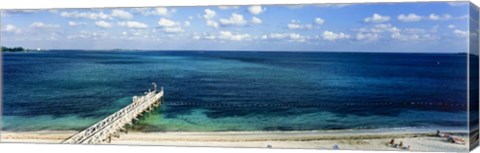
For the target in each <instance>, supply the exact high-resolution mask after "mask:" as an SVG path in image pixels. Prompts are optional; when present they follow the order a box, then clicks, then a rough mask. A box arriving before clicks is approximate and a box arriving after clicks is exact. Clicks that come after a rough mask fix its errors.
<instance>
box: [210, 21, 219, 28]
mask: <svg viewBox="0 0 480 153" xmlns="http://www.w3.org/2000/svg"><path fill="white" fill-rule="evenodd" d="M207 26H209V27H213V28H215V29H217V28H218V27H220V25H219V24H218V22H216V21H213V20H207Z"/></svg>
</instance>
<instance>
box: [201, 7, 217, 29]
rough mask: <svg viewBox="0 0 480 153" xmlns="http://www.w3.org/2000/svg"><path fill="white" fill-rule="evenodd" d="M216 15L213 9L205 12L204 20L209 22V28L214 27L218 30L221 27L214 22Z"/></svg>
mask: <svg viewBox="0 0 480 153" xmlns="http://www.w3.org/2000/svg"><path fill="white" fill-rule="evenodd" d="M216 15H217V13H216V12H215V11H213V10H211V9H205V10H204V14H203V18H204V19H205V21H206V22H207V26H209V27H213V28H215V29H217V28H218V27H219V26H220V25H219V24H218V22H216V21H214V20H213V18H215V16H216Z"/></svg>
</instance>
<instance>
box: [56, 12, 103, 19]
mask: <svg viewBox="0 0 480 153" xmlns="http://www.w3.org/2000/svg"><path fill="white" fill-rule="evenodd" d="M60 16H62V17H66V18H84V19H91V20H106V19H112V17H111V16H110V15H108V14H105V13H103V12H100V13H93V12H77V11H75V12H62V13H60Z"/></svg>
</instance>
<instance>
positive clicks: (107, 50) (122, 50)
mask: <svg viewBox="0 0 480 153" xmlns="http://www.w3.org/2000/svg"><path fill="white" fill-rule="evenodd" d="M22 52H232V53H234V52H242V53H243V52H246V53H349V54H457V55H467V54H469V53H468V52H372V51H273V50H272V51H265V50H263V51H255V50H141V49H121V50H117V49H111V50H110V49H91V50H84V49H44V50H40V51H37V50H29V51H22ZM4 53H15V52H11V51H5V52H4ZM17 53H19V52H17ZM472 55H473V54H472Z"/></svg>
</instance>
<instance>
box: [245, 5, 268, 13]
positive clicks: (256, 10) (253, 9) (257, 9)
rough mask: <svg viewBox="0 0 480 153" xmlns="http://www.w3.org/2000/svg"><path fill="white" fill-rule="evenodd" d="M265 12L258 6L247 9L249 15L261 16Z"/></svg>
mask: <svg viewBox="0 0 480 153" xmlns="http://www.w3.org/2000/svg"><path fill="white" fill-rule="evenodd" d="M265 11H266V9H265V8H263V7H262V6H260V5H256V6H250V7H248V12H250V13H251V14H253V15H258V14H262V13H263V12H265Z"/></svg>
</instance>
